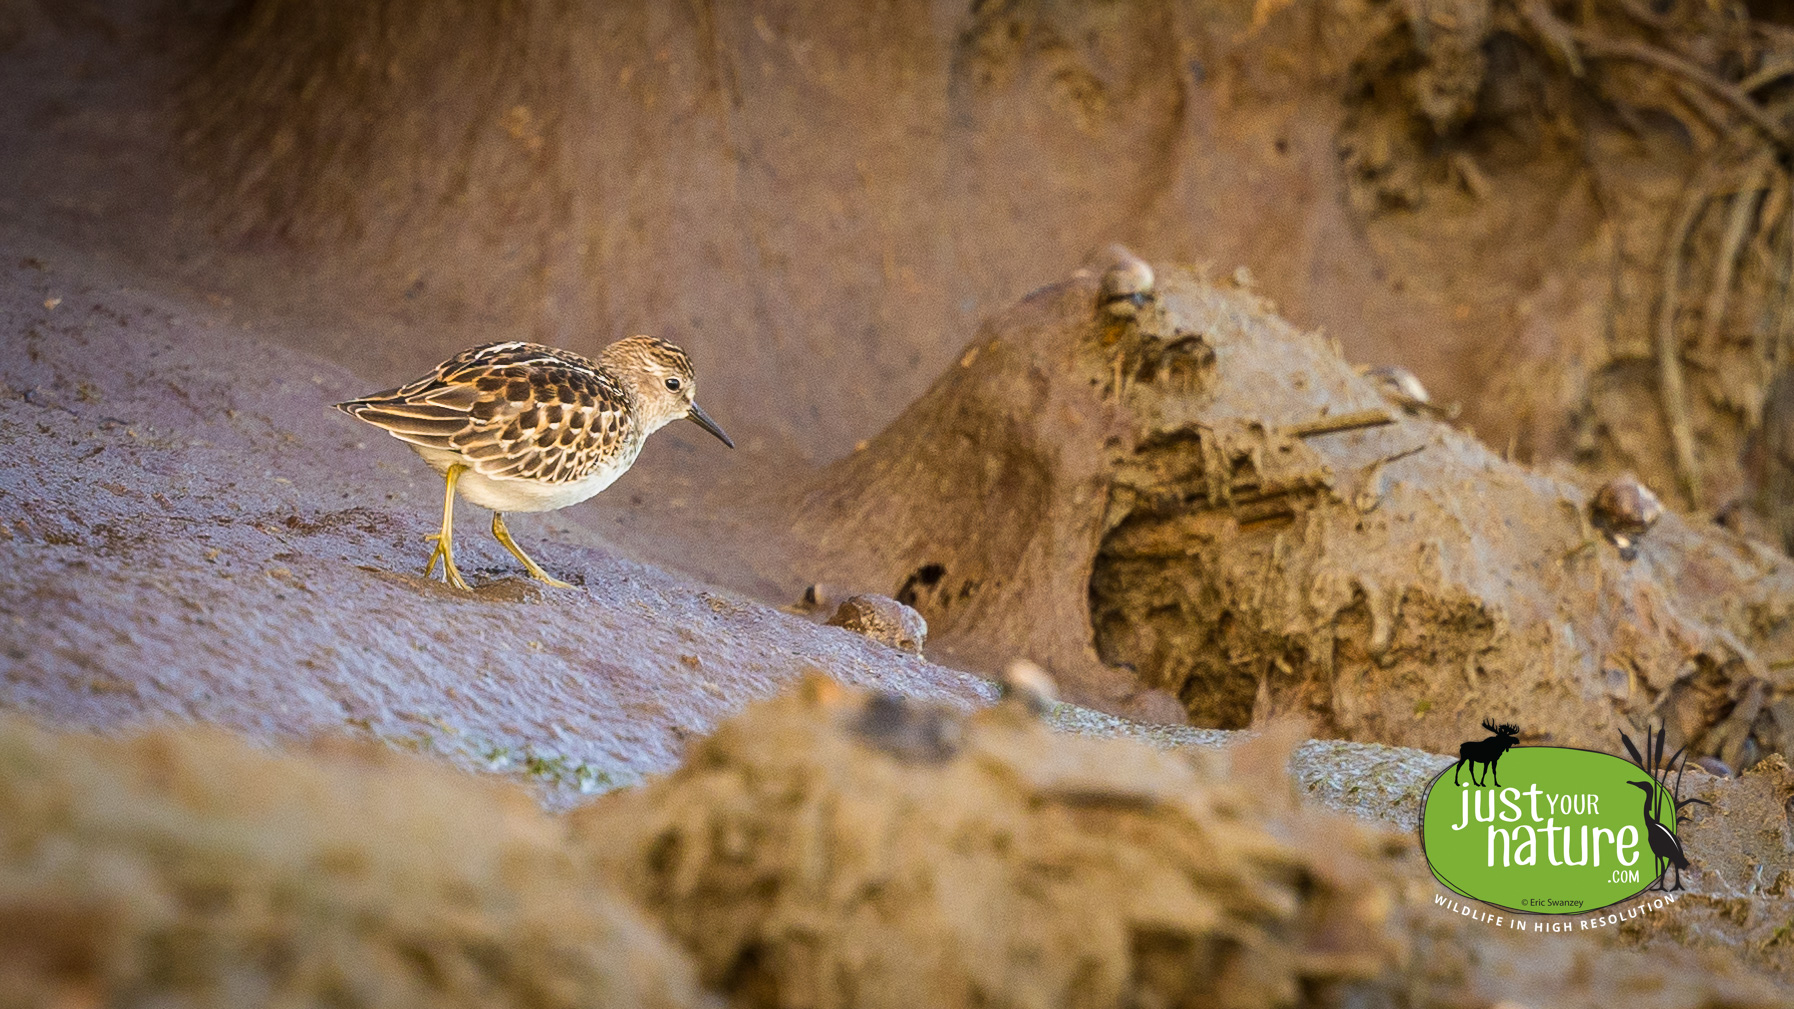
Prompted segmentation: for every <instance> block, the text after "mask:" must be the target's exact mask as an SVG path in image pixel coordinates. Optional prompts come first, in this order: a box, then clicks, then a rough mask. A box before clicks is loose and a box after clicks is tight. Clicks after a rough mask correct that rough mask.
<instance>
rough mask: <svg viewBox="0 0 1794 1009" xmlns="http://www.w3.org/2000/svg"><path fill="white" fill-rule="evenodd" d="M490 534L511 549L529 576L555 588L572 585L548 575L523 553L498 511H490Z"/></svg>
mask: <svg viewBox="0 0 1794 1009" xmlns="http://www.w3.org/2000/svg"><path fill="white" fill-rule="evenodd" d="M492 535H493V536H496V537H498V541H499V542H500V543H503V544H504V545H505V549H506V550H509V551H511V556H512V557H515V558H517V559H518V560H520V561H522V562H523V566H524V568H525V569H526V570H528V571H529V575H530V577H531V578H534V579H536V580H537V581H541V582H547V583H548V584H550V585H552V586H554V587H555V588H557V589H570V588H572V587H573V585H572V584H571V583H569V582H563V581H561V580H560V579H559V578H556V577H554V576H552V575H550V574H549V573H548V572H546V571H544V570H542V566H541V565H540V564H537V563H536V562H535V561H532V560H530V557H529V554H526V553H524V552H523V548H522V547H520V546H518V545H517V541H516V540H514V539H512V538H511V531H510V530H509V529H506V528H505V517H504V516H503V515H500V514H499V513H498V512H493V513H492Z"/></svg>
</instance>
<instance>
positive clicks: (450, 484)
mask: <svg viewBox="0 0 1794 1009" xmlns="http://www.w3.org/2000/svg"><path fill="white" fill-rule="evenodd" d="M465 469H467V467H466V466H465V465H464V464H462V463H456V464H454V465H453V466H450V467H449V468H448V472H447V473H446V474H444V476H445V478H446V481H445V482H446V483H447V490H446V491H445V492H444V494H443V497H442V531H441V532H439V533H437V534H436V535H434V536H431V537H428V538H429V539H432V540H435V541H436V549H434V550H432V551H430V563H428V564H425V565H424V577H425V578H428V577H430V572H432V571H434V570H436V558H438V557H440V558H442V579H443V581H446V582H448V583H449V584H450V585H453V586H454V587H455V588H458V589H460V590H461V591H463V592H471V591H473V590H472V589H470V588H468V587H467V582H465V581H463V580H462V579H461V572H459V571H457V570H455V481H456V480H459V479H460V478H461V473H462V471H463V470H465Z"/></svg>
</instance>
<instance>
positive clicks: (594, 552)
mask: <svg viewBox="0 0 1794 1009" xmlns="http://www.w3.org/2000/svg"><path fill="white" fill-rule="evenodd" d="M0 244H4V245H5V246H6V248H5V251H4V253H3V254H0V272H3V274H4V278H5V279H4V287H5V290H6V294H5V296H4V306H3V307H0V317H3V318H4V324H5V325H6V326H7V327H8V330H9V332H11V333H13V334H14V335H13V336H12V337H9V341H8V345H9V347H11V348H13V350H15V351H16V352H15V353H9V354H8V355H7V356H6V360H5V363H4V365H0V381H3V382H4V383H5V395H6V397H7V400H8V405H7V408H6V410H5V414H4V417H0V514H3V515H4V521H3V522H0V556H3V557H4V561H3V565H4V568H5V570H6V572H7V575H6V578H5V579H4V581H3V582H0V610H3V611H4V613H5V616H4V620H5V621H6V627H5V634H4V638H5V642H6V645H5V652H4V655H3V656H0V693H3V695H4V698H5V702H6V704H7V705H8V706H9V707H14V708H17V709H21V710H24V711H29V712H33V713H36V714H38V715H40V716H43V717H46V718H51V719H54V720H57V721H63V722H77V723H82V724H90V725H121V724H126V723H133V722H142V721H145V720H153V719H161V718H175V719H181V720H193V721H202V722H207V723H211V724H216V725H223V726H229V727H233V728H236V729H239V730H243V731H247V732H250V733H252V734H255V735H257V736H261V737H264V738H272V737H305V736H309V735H313V734H317V733H335V732H343V731H349V732H362V733H368V734H372V735H374V736H376V737H379V738H382V739H387V740H391V741H395V742H402V743H406V744H407V745H414V746H418V747H420V748H423V749H441V750H445V751H447V752H449V753H451V754H456V755H459V756H463V757H466V758H469V759H472V760H475V761H479V762H483V763H488V764H494V765H497V766H499V767H506V766H519V767H520V766H525V765H534V766H540V767H543V768H544V769H545V773H552V774H554V775H564V776H565V777H566V778H567V782H568V783H572V784H575V785H580V784H584V785H586V786H587V787H588V788H602V787H607V786H614V785H617V784H624V783H630V782H634V781H636V780H639V778H640V776H641V775H642V774H643V773H646V772H648V771H653V770H661V769H665V768H666V767H669V766H671V764H672V763H673V762H674V761H676V760H677V758H678V755H679V753H680V752H681V749H682V747H683V745H684V740H686V739H688V738H690V737H693V736H697V735H702V734H704V733H706V732H708V731H709V730H710V729H711V728H712V727H713V726H714V725H715V723H716V720H717V719H718V718H719V717H720V716H721V715H723V714H724V713H726V712H729V711H733V710H735V709H736V708H738V707H739V706H740V704H741V703H743V702H744V701H745V700H747V699H749V698H752V697H755V696H764V695H766V694H770V693H772V692H773V691H775V690H777V689H778V688H779V687H780V686H781V685H782V684H785V683H789V682H791V681H792V680H793V678H795V677H796V676H797V675H799V674H800V673H801V672H803V671H805V670H809V669H820V670H825V671H827V672H828V673H829V674H830V675H833V676H837V677H839V678H841V679H843V680H844V681H847V682H859V683H866V684H878V685H881V686H883V687H885V688H886V689H892V690H900V691H903V692H905V693H910V694H914V695H915V696H919V697H931V698H935V699H939V700H945V701H951V702H954V703H958V704H962V705H963V704H970V703H974V702H977V701H979V700H981V699H988V698H991V697H994V696H995V694H994V690H993V689H992V688H991V687H990V686H989V685H988V684H986V683H985V682H984V681H982V680H980V679H978V678H977V677H974V676H970V675H968V674H965V673H961V672H955V671H953V670H949V669H944V668H942V667H939V666H935V665H931V664H929V663H927V662H925V661H923V660H921V659H918V658H916V657H914V656H913V655H910V654H905V653H900V652H898V651H896V650H894V649H890V648H887V647H884V646H881V645H878V644H876V643H873V642H871V641H869V640H867V639H865V638H862V637H860V636H859V635H857V634H854V633H852V632H849V631H846V630H842V629H838V628H828V627H822V626H817V625H813V624H811V623H809V622H807V621H804V620H801V619H799V618H797V617H794V616H790V615H787V614H783V613H780V612H778V611H777V610H774V609H772V608H771V607H768V606H766V605H763V604H760V603H756V602H753V601H750V600H748V599H746V598H743V597H742V596H740V595H738V594H735V593H732V592H728V591H725V590H721V589H706V588H704V587H703V586H702V585H701V584H693V583H690V582H685V581H680V580H677V579H675V578H673V577H672V576H669V575H668V574H666V573H664V572H662V571H660V570H657V569H654V568H651V567H647V566H644V565H642V564H639V563H636V562H633V561H630V560H628V559H626V558H625V557H622V556H619V555H618V554H617V553H616V552H615V551H614V550H611V549H607V548H606V546H605V544H604V543H603V542H602V541H601V540H600V539H599V538H598V537H597V536H595V535H593V533H592V532H591V531H590V530H588V529H584V528H582V527H580V526H578V525H574V524H572V523H567V522H563V521H560V520H558V519H556V518H550V519H548V520H546V521H543V520H539V519H536V518H534V517H530V516H525V517H522V518H521V520H516V521H514V523H513V526H512V528H513V530H514V532H515V533H516V535H517V536H519V537H520V538H521V539H522V541H523V542H524V543H526V544H527V545H528V548H529V549H530V550H532V551H533V552H534V553H535V555H536V556H537V557H538V558H540V559H541V560H542V562H543V563H544V564H546V565H547V566H548V567H549V568H550V569H551V570H553V571H555V572H556V573H558V574H559V575H560V576H561V577H562V578H565V579H568V580H571V581H574V582H576V583H577V584H578V585H579V587H578V588H576V589H572V590H558V591H557V590H552V589H546V588H544V587H542V586H539V585H538V584H536V583H534V582H531V581H529V580H528V579H527V578H526V577H525V576H524V575H523V572H522V571H521V570H519V569H518V568H517V567H516V566H515V564H514V562H513V561H512V559H511V558H510V556H509V555H508V554H506V553H505V552H504V551H503V549H502V548H501V547H500V546H499V545H498V544H497V543H496V542H495V541H493V540H492V538H491V537H490V535H488V534H487V532H486V530H485V524H486V523H485V521H484V518H485V513H484V512H482V511H480V510H478V509H473V508H465V507H464V508H463V509H461V515H460V525H459V535H458V542H459V544H460V550H459V553H458V556H459V557H460V558H461V564H462V566H463V570H464V572H465V573H466V574H467V575H468V576H469V578H470V579H472V580H473V581H474V583H475V584H476V586H477V588H476V591H475V592H474V593H473V594H472V595H471V596H464V595H462V594H460V593H458V592H455V591H453V590H451V589H448V588H446V587H444V586H443V585H442V584H441V583H440V582H439V581H431V580H427V579H425V578H423V577H422V576H421V575H420V574H419V572H421V570H422V564H423V560H424V558H425V556H426V555H427V553H428V545H427V544H426V543H425V542H424V539H423V537H424V536H425V535H427V534H428V533H429V532H431V531H433V530H434V528H435V525H436V523H437V519H438V517H439V508H440V502H441V491H440V489H439V487H438V486H437V485H436V480H435V478H434V476H433V474H431V472H430V471H429V470H428V468H427V467H425V466H424V465H423V464H422V463H420V462H419V461H418V460H416V459H415V457H413V456H412V454H411V452H410V451H409V450H407V449H405V448H404V447H403V446H401V445H399V444H398V443H397V442H396V441H392V440H391V439H388V438H385V437H383V436H381V435H379V434H378V432H372V431H370V430H368V429H366V428H365V427H363V426H362V425H358V424H356V423H355V422H353V421H352V420H350V419H349V418H345V417H342V416H341V415H340V414H338V413H336V411H334V410H331V409H330V408H329V406H330V404H331V403H333V402H335V401H337V400H340V399H343V398H346V397H347V396H349V395H351V394H353V393H355V392H357V391H364V390H362V386H363V385H365V384H366V383H365V382H364V381H363V380H361V379H358V378H355V377H353V376H351V375H349V374H348V373H346V372H344V371H343V370H342V369H340V368H337V367H334V366H332V365H330V364H328V363H326V362H322V361H318V360H316V359H308V358H305V357H301V356H298V355H295V354H293V353H291V352H287V351H282V350H280V349H278V348H275V347H272V346H269V345H268V344H265V343H262V342H260V341H257V340H255V339H253V338H251V337H248V336H246V335H245V334H243V333H241V332H240V331H235V330H233V329H231V328H230V327H228V326H225V325H221V324H219V323H218V322H217V320H216V319H215V318H212V317H210V316H209V315H208V313H206V312H205V311H203V310H199V311H195V310H193V309H192V308H191V307H190V306H182V305H179V304H176V303H170V302H168V301H166V300H163V299H159V298H156V297H153V296H150V295H146V294H143V293H140V292H128V291H123V290H120V288H119V287H118V286H116V285H114V284H111V283H107V282H104V281H98V280H89V279H87V278H85V277H83V276H82V274H80V273H79V272H78V271H75V270H70V269H68V268H67V267H64V266H62V265H61V264H60V263H57V260H58V257H57V256H55V255H53V254H48V253H45V252H44V251H43V247H42V245H41V244H40V243H33V242H28V241H24V240H21V239H19V238H18V237H17V236H7V240H6V241H4V242H0ZM52 263H57V265H51V264H52ZM47 301H56V302H57V303H56V307H54V308H46V307H45V303H46V302H47ZM654 448H656V449H662V450H672V448H671V446H669V445H665V444H656V445H655V446H654ZM630 490H631V488H630V487H629V485H628V484H627V482H625V484H623V485H621V486H620V487H618V488H617V492H621V493H625V494H627V493H629V492H630Z"/></svg>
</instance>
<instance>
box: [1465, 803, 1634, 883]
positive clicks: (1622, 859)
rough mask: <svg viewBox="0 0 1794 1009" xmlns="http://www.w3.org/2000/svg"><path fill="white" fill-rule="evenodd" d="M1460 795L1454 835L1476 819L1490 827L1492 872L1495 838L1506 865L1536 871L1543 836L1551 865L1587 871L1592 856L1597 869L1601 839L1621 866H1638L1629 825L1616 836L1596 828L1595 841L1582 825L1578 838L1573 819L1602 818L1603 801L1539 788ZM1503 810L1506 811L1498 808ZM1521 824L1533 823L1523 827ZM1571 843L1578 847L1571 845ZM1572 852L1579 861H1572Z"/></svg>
mask: <svg viewBox="0 0 1794 1009" xmlns="http://www.w3.org/2000/svg"><path fill="white" fill-rule="evenodd" d="M1462 795H1463V808H1462V815H1461V818H1460V819H1459V822H1458V823H1457V824H1456V825H1455V826H1453V827H1452V828H1451V829H1453V830H1464V829H1466V828H1468V827H1469V826H1470V823H1471V818H1472V816H1473V815H1474V817H1475V819H1476V822H1479V823H1487V824H1489V828H1488V831H1489V846H1488V853H1489V854H1488V857H1489V862H1488V864H1489V867H1490V868H1493V867H1494V866H1495V858H1496V847H1497V845H1496V840H1497V838H1499V839H1500V857H1501V864H1502V865H1504V866H1508V865H1537V864H1538V855H1539V847H1540V845H1539V835H1540V834H1543V835H1544V849H1545V859H1546V861H1548V862H1549V863H1550V864H1552V865H1588V864H1589V859H1590V856H1591V853H1592V855H1593V859H1594V864H1595V865H1596V866H1599V865H1600V864H1601V848H1602V846H1603V841H1602V838H1603V836H1605V838H1606V844H1607V845H1608V846H1609V847H1611V849H1612V851H1613V856H1612V857H1613V859H1614V860H1615V861H1617V862H1618V863H1619V864H1620V865H1624V866H1630V865H1635V864H1637V862H1638V859H1639V852H1638V850H1637V849H1638V828H1636V827H1633V826H1630V825H1628V826H1624V827H1621V828H1620V829H1619V830H1618V831H1614V830H1610V829H1608V828H1606V827H1595V828H1594V831H1593V834H1592V837H1591V834H1590V830H1589V824H1587V823H1583V824H1580V827H1581V830H1580V831H1579V832H1578V831H1577V830H1576V828H1577V826H1578V825H1577V824H1576V823H1575V822H1574V821H1572V820H1570V819H1569V818H1570V817H1580V816H1598V815H1599V814H1600V809H1599V802H1600V796H1597V795H1593V794H1588V793H1584V794H1579V795H1551V794H1549V793H1545V792H1541V791H1539V786H1538V785H1537V784H1536V783H1535V784H1533V785H1532V787H1530V788H1528V789H1527V790H1526V791H1524V792H1522V791H1520V790H1519V789H1517V788H1513V787H1508V788H1503V789H1501V791H1500V792H1498V793H1497V792H1490V791H1484V790H1483V789H1479V788H1471V787H1468V786H1466V787H1465V788H1464V789H1463V792H1462ZM1485 797H1487V799H1488V803H1487V806H1486V808H1485V804H1484V802H1483V800H1484V798H1485ZM1541 798H1542V799H1544V800H1545V811H1546V815H1545V816H1542V817H1541V816H1540V815H1539V800H1540V799H1541ZM1521 799H1525V800H1527V801H1526V802H1525V803H1524V804H1522V803H1521V802H1520V801H1519V800H1521ZM1497 802H1499V804H1500V805H1499V806H1498V805H1497ZM1503 806H1504V807H1506V808H1505V809H1503V808H1500V807H1503ZM1472 807H1474V809H1473V808H1472ZM1559 817H1563V818H1565V821H1566V822H1564V823H1563V824H1559V823H1558V818H1559ZM1523 819H1527V820H1530V821H1531V822H1530V823H1521V822H1520V821H1521V820H1523ZM1497 822H1504V823H1511V824H1515V826H1513V827H1511V828H1508V827H1498V826H1496V825H1495V824H1496V823H1497ZM1535 825H1538V826H1535ZM1572 839H1575V840H1576V842H1577V843H1575V844H1572V843H1571V842H1572ZM1573 852H1574V853H1576V855H1577V856H1579V857H1573V855H1572V853H1573Z"/></svg>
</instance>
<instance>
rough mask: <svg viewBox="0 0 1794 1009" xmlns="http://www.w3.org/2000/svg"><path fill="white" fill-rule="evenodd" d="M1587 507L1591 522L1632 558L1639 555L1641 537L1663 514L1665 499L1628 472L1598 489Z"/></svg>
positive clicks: (1621, 552) (1626, 555) (1623, 554)
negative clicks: (1658, 498) (1660, 498)
mask: <svg viewBox="0 0 1794 1009" xmlns="http://www.w3.org/2000/svg"><path fill="white" fill-rule="evenodd" d="M1588 511H1589V516H1588V517H1589V522H1590V523H1591V524H1593V525H1594V527H1595V528H1596V529H1599V530H1601V532H1602V534H1603V535H1605V536H1606V537H1607V539H1608V542H1610V543H1612V544H1613V545H1614V546H1616V547H1619V549H1620V556H1621V557H1622V558H1624V559H1625V560H1632V559H1633V558H1634V557H1637V556H1638V541H1639V540H1640V539H1642V538H1643V537H1644V534H1645V533H1647V532H1650V531H1651V527H1652V526H1654V525H1656V524H1657V520H1658V519H1660V518H1662V517H1663V502H1661V501H1659V500H1657V495H1655V494H1653V493H1651V489H1650V488H1649V487H1646V486H1645V485H1644V484H1642V483H1640V482H1639V480H1638V478H1637V477H1635V476H1633V475H1632V474H1630V473H1627V474H1625V475H1624V476H1619V477H1615V478H1614V479H1612V480H1609V481H1608V482H1607V485H1606V486H1604V487H1602V488H1601V489H1600V490H1599V491H1597V492H1596V493H1595V498H1594V500H1593V501H1591V502H1589V506H1588Z"/></svg>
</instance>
